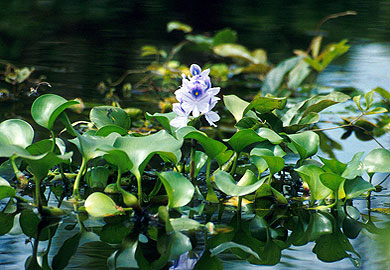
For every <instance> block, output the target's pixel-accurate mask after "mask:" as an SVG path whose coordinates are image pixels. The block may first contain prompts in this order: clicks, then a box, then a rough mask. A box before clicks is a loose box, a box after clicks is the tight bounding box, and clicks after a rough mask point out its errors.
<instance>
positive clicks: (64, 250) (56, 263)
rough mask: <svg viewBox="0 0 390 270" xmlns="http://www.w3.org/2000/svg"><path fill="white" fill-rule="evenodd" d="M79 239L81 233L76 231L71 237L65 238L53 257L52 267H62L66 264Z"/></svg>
mask: <svg viewBox="0 0 390 270" xmlns="http://www.w3.org/2000/svg"><path fill="white" fill-rule="evenodd" d="M80 239H81V233H76V234H75V235H73V236H72V237H70V238H68V239H66V240H65V242H64V243H63V244H62V246H61V247H60V249H59V250H58V252H57V254H56V255H55V256H54V258H53V262H52V267H53V269H55V270H57V269H64V268H65V267H66V266H67V265H68V263H69V261H70V259H71V258H72V256H73V255H74V254H75V253H76V251H77V248H78V247H79V243H80Z"/></svg>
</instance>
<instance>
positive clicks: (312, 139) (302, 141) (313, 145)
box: [287, 131, 320, 159]
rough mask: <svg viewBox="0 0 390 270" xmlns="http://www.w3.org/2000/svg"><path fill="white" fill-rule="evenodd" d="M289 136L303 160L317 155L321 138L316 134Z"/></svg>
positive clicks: (307, 132) (307, 133)
mask: <svg viewBox="0 0 390 270" xmlns="http://www.w3.org/2000/svg"><path fill="white" fill-rule="evenodd" d="M287 136H288V137H289V138H290V140H291V142H292V144H293V145H294V147H295V149H296V150H297V152H298V154H299V156H300V157H301V159H305V158H308V157H311V156H313V155H314V154H316V153H317V151H318V147H319V145H320V138H319V136H318V135H317V134H316V133H314V132H312V131H305V132H302V133H297V134H291V135H287Z"/></svg>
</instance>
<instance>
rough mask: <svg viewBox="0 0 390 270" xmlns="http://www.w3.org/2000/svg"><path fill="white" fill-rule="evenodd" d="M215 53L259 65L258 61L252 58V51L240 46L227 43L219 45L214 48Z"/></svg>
mask: <svg viewBox="0 0 390 270" xmlns="http://www.w3.org/2000/svg"><path fill="white" fill-rule="evenodd" d="M213 51H214V53H215V54H217V55H219V56H222V57H231V58H239V59H243V60H246V61H248V62H250V63H254V64H257V63H256V62H257V61H256V59H255V58H253V57H252V55H251V53H250V51H249V50H248V49H247V48H246V47H244V46H242V45H239V44H232V43H230V44H229V43H225V44H221V45H217V46H215V47H214V48H213Z"/></svg>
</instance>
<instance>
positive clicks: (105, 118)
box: [89, 106, 130, 130]
mask: <svg viewBox="0 0 390 270" xmlns="http://www.w3.org/2000/svg"><path fill="white" fill-rule="evenodd" d="M89 119H90V120H91V122H93V123H94V124H95V126H96V127H97V128H99V129H100V128H102V127H104V126H107V125H116V126H119V127H121V128H123V129H125V130H128V129H129V128H130V117H129V116H128V115H127V113H126V112H125V111H124V110H123V109H121V108H118V107H113V106H99V107H94V108H92V110H91V112H90V114H89Z"/></svg>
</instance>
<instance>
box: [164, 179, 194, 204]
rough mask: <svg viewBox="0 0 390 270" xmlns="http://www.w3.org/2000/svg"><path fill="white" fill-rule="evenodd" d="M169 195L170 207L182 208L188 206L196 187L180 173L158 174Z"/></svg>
mask: <svg viewBox="0 0 390 270" xmlns="http://www.w3.org/2000/svg"><path fill="white" fill-rule="evenodd" d="M157 175H158V177H159V178H160V180H161V182H162V183H163V185H164V187H165V190H166V192H167V194H168V207H172V208H175V207H181V206H184V205H186V204H188V203H189V202H190V201H191V199H192V196H193V195H194V191H195V189H194V186H193V185H192V184H191V182H190V181H189V180H188V179H187V178H185V177H184V176H183V175H182V174H181V173H178V172H162V173H157Z"/></svg>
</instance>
